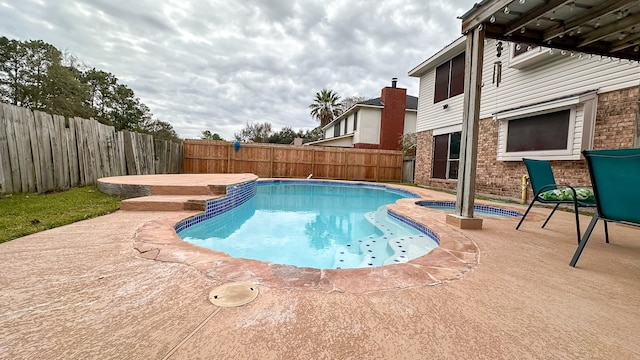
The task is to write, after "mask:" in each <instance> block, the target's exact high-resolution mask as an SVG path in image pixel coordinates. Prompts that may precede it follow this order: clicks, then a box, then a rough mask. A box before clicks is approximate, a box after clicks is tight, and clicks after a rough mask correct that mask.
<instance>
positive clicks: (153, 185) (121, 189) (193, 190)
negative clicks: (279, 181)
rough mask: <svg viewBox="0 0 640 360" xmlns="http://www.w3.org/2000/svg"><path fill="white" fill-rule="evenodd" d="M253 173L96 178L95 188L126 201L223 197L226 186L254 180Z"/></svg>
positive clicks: (255, 178) (255, 177)
mask: <svg viewBox="0 0 640 360" xmlns="http://www.w3.org/2000/svg"><path fill="white" fill-rule="evenodd" d="M257 179H258V177H257V176H256V175H253V174H164V175H129V176H113V177H106V178H101V179H98V189H99V190H100V191H102V192H103V193H106V194H109V195H116V196H122V197H126V198H133V197H141V196H150V195H224V194H225V193H226V189H227V186H228V185H234V184H241V183H244V182H247V181H251V180H257Z"/></svg>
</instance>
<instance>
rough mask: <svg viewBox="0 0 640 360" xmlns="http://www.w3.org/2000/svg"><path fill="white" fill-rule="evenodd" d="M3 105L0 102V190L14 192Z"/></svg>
mask: <svg viewBox="0 0 640 360" xmlns="http://www.w3.org/2000/svg"><path fill="white" fill-rule="evenodd" d="M4 111H5V106H4V104H0V192H14V187H13V178H12V176H11V159H10V155H9V141H8V132H7V120H6V119H5V117H4Z"/></svg>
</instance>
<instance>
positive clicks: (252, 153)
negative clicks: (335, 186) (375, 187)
mask: <svg viewBox="0 0 640 360" xmlns="http://www.w3.org/2000/svg"><path fill="white" fill-rule="evenodd" d="M184 157H185V159H184V172H185V173H253V174H256V175H258V176H259V177H268V178H279V177H287V178H306V177H307V176H309V175H311V174H313V178H315V179H344V180H364V181H401V180H402V162H403V156H402V151H390V150H372V149H345V148H335V147H320V146H289V145H276V144H253V143H243V144H241V145H240V148H239V149H238V151H235V149H234V144H233V143H231V142H226V141H206V140H185V141H184Z"/></svg>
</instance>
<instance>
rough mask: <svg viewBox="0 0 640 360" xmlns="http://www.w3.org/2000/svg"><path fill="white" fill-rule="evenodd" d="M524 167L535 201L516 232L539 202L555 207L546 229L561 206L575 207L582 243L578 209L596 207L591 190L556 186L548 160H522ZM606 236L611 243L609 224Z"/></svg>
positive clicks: (605, 226) (605, 227)
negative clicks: (534, 205)
mask: <svg viewBox="0 0 640 360" xmlns="http://www.w3.org/2000/svg"><path fill="white" fill-rule="evenodd" d="M522 161H524V165H525V166H526V167H527V172H528V173H529V183H530V184H531V188H532V189H533V194H534V195H533V200H531V204H529V207H528V208H527V211H525V213H524V215H523V216H522V218H521V219H520V222H519V223H518V226H516V230H518V229H519V228H520V225H522V222H523V221H524V219H525V218H526V217H527V214H529V211H530V210H531V207H533V204H534V203H535V202H536V201H537V202H539V203H541V204H552V205H555V206H554V207H553V210H551V213H550V214H549V216H548V217H547V220H545V222H544V224H542V227H543V228H544V227H545V226H546V225H547V223H548V222H549V219H551V216H553V214H554V213H555V212H556V210H557V209H558V206H560V204H569V205H573V211H574V213H575V216H576V231H577V234H578V243H580V218H579V213H578V209H579V208H581V207H595V206H596V202H595V198H594V194H593V190H592V189H591V188H584V187H573V186H569V185H560V184H556V179H555V177H554V176H553V171H552V170H551V164H550V163H549V161H547V160H534V159H522ZM604 229H605V236H606V240H607V242H609V231H608V229H607V222H606V221H605V223H604Z"/></svg>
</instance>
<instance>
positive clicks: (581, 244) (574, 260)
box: [569, 212, 606, 267]
mask: <svg viewBox="0 0 640 360" xmlns="http://www.w3.org/2000/svg"><path fill="white" fill-rule="evenodd" d="M597 222H598V213H597V212H596V213H595V214H593V218H591V222H590V223H589V226H587V230H586V231H585V232H584V236H583V237H582V240H580V242H579V243H578V248H577V249H576V252H575V254H573V258H572V259H571V262H570V263H569V265H571V266H573V267H576V263H577V262H578V258H579V257H580V254H582V250H583V249H584V246H585V245H587V241H589V236H591V232H592V231H593V228H594V227H595V226H596V223H597ZM605 224H606V221H605ZM605 226H606V225H605Z"/></svg>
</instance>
